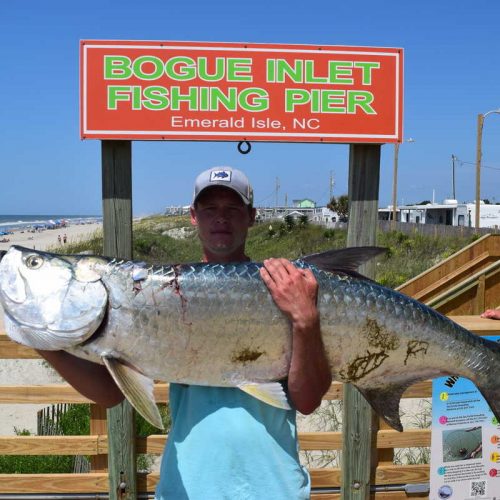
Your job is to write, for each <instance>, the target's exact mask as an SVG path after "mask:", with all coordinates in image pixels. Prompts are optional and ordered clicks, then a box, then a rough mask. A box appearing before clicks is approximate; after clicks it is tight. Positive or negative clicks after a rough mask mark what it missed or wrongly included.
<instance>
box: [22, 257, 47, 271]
mask: <svg viewBox="0 0 500 500" xmlns="http://www.w3.org/2000/svg"><path fill="white" fill-rule="evenodd" d="M43 261H44V259H43V257H40V255H29V256H28V257H26V260H25V264H26V267H28V268H30V269H39V268H40V267H42V264H43Z"/></svg>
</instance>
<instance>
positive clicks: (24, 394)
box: [0, 384, 90, 404]
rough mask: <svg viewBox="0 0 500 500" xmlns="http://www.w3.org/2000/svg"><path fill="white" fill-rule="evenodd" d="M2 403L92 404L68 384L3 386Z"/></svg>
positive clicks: (0, 389)
mask: <svg viewBox="0 0 500 500" xmlns="http://www.w3.org/2000/svg"><path fill="white" fill-rule="evenodd" d="M0 403H3V404H12V403H20V404H23V403H27V404H45V403H50V404H56V403H90V400H89V399H87V398H86V397H84V396H82V395H81V394H80V393H79V392H78V391H76V390H75V389H73V387H71V386H70V385H68V384H52V385H1V386H0Z"/></svg>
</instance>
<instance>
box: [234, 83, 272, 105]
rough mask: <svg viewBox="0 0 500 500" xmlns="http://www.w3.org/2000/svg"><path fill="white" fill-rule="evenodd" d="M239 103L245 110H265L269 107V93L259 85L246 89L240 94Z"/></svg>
mask: <svg viewBox="0 0 500 500" xmlns="http://www.w3.org/2000/svg"><path fill="white" fill-rule="evenodd" d="M252 96H257V97H252ZM238 103H239V105H240V107H241V108H242V109H244V110H245V111H264V110H266V109H268V107H269V94H268V93H267V91H266V90H264V89H260V88H257V87H256V88H249V89H244V90H242V91H241V92H240V94H239V96H238Z"/></svg>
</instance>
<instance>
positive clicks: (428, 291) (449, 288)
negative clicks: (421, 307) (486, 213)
mask: <svg viewBox="0 0 500 500" xmlns="http://www.w3.org/2000/svg"><path fill="white" fill-rule="evenodd" d="M499 262H500V234H487V235H485V236H483V237H482V238H480V239H478V240H477V241H475V242H473V243H471V244H470V245H468V246H466V247H465V248H463V249H462V250H460V251H458V252H456V253H455V254H453V255H451V256H450V257H448V258H447V259H445V260H443V261H441V262H439V263H438V264H436V265H435V266H433V267H431V268H430V269H427V270H426V271H424V272H423V273H421V274H419V275H418V276H415V277H414V278H412V279H411V280H409V281H407V282H406V283H404V284H403V285H401V286H400V287H398V288H397V290H398V291H400V292H402V293H404V294H406V295H409V296H410V297H413V298H414V299H417V300H419V301H421V302H424V303H426V304H429V305H431V306H432V307H434V308H435V309H437V310H438V311H439V312H441V313H443V314H446V315H455V316H456V315H478V314H480V313H481V312H483V311H484V309H486V308H493V307H497V306H498V305H499V303H500V299H499V297H500V273H498V272H497V271H498V269H499V267H498V266H499Z"/></svg>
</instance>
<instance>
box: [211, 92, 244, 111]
mask: <svg viewBox="0 0 500 500" xmlns="http://www.w3.org/2000/svg"><path fill="white" fill-rule="evenodd" d="M237 92H238V89H237V88H235V87H229V88H228V95H226V94H224V92H223V91H222V90H221V89H220V88H218V87H212V88H211V89H210V111H219V105H222V106H224V107H225V108H226V109H227V110H228V111H236V109H237V107H238V106H237V104H238V103H237V96H238V94H237Z"/></svg>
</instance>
